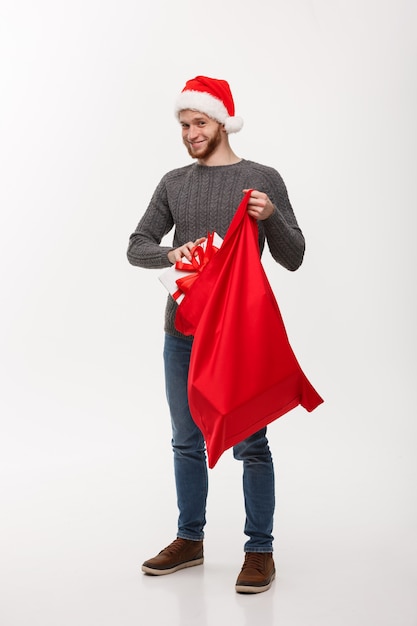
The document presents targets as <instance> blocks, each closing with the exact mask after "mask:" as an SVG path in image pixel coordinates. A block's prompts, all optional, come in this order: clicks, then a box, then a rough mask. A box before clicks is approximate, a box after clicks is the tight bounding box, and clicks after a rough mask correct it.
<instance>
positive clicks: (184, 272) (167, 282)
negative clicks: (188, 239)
mask: <svg viewBox="0 0 417 626" xmlns="http://www.w3.org/2000/svg"><path fill="white" fill-rule="evenodd" d="M208 241H209V239H208V238H207V239H206V240H205V241H203V243H202V244H200V245H199V246H196V248H202V249H203V251H204V252H206V249H207V244H208ZM222 243H223V239H222V238H221V237H220V236H219V235H218V234H217V233H216V232H215V233H213V246H214V248H217V249H218V248H220V246H221V245H222ZM199 260H200V257H199V256H197V258H196V263H197V265H198V263H199ZM178 266H180V267H182V268H183V269H178ZM187 266H190V270H189V271H188V269H187ZM198 273H199V272H198V269H196V268H195V267H194V266H193V264H192V263H191V261H188V259H186V258H185V257H183V258H182V259H181V261H180V263H176V264H175V265H172V267H170V268H168V269H167V270H165V271H164V272H162V274H160V276H159V277H158V278H159V280H160V281H161V283H162V284H163V285H164V287H166V289H167V290H168V291H169V293H170V294H171V296H172V297H173V298H174V300H175V301H176V302H177V303H178V304H180V302H181V301H182V300H183V299H184V297H185V294H184V293H182V292H181V290H179V288H178V285H177V280H180V279H181V278H184V277H185V276H191V275H193V274H194V275H195V274H198Z"/></svg>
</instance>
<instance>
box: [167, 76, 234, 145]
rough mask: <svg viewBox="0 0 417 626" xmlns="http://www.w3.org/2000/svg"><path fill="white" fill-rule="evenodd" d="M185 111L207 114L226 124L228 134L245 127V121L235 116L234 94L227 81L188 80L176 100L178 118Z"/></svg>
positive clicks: (212, 79) (197, 78)
mask: <svg viewBox="0 0 417 626" xmlns="http://www.w3.org/2000/svg"><path fill="white" fill-rule="evenodd" d="M185 109H191V110H192V111H200V112H201V113H205V114H206V115H208V116H209V117H211V118H213V119H214V120H217V121H218V122H220V123H221V124H224V128H225V130H226V132H227V133H237V132H238V131H239V130H240V129H241V128H242V126H243V119H242V118H241V117H238V116H236V115H235V104H234V102H233V97H232V92H231V91H230V87H229V83H227V82H226V81H225V80H219V79H218V78H208V77H207V76H196V77H195V78H192V79H191V80H188V81H187V82H186V84H185V87H184V89H183V90H182V92H181V94H180V95H179V96H178V98H177V100H176V103H175V114H176V116H177V117H178V115H179V112H180V111H184V110H185Z"/></svg>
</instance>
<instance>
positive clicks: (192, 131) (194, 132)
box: [188, 126, 198, 141]
mask: <svg viewBox="0 0 417 626" xmlns="http://www.w3.org/2000/svg"><path fill="white" fill-rule="evenodd" d="M197 137H198V128H197V126H190V128H189V129H188V139H189V141H193V140H194V139H196V138H197Z"/></svg>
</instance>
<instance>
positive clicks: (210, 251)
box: [172, 233, 218, 300]
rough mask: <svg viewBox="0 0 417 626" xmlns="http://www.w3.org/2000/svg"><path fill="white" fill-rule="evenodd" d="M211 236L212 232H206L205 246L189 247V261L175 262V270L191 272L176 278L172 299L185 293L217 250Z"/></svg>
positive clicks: (176, 298) (212, 235)
mask: <svg viewBox="0 0 417 626" xmlns="http://www.w3.org/2000/svg"><path fill="white" fill-rule="evenodd" d="M213 238H214V233H208V235H207V242H206V246H205V248H203V246H201V245H199V246H194V248H191V251H190V252H191V263H184V262H183V261H177V262H176V263H175V269H176V270H180V271H182V272H192V274H188V275H187V276H184V277H183V278H178V280H176V281H175V282H176V283H177V286H178V289H177V291H176V292H175V293H174V294H173V296H172V297H173V298H174V300H178V298H179V297H180V295H181V294H186V293H187V292H188V291H189V289H190V288H191V286H192V285H193V284H194V282H195V281H196V280H197V278H198V277H199V276H200V274H201V272H202V271H203V269H204V268H205V267H206V265H207V263H208V262H209V261H210V259H211V258H212V257H213V255H214V254H215V253H216V252H217V251H218V248H216V246H215V245H213Z"/></svg>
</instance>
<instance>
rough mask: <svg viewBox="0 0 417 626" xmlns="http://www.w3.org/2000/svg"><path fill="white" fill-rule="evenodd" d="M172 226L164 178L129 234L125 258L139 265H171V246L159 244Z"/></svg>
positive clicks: (151, 267) (155, 266)
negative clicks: (169, 257) (169, 254)
mask: <svg viewBox="0 0 417 626" xmlns="http://www.w3.org/2000/svg"><path fill="white" fill-rule="evenodd" d="M173 226H174V220H173V217H172V214H171V211H170V208H169V205H168V197H167V190H166V186H165V181H164V178H163V179H162V180H161V182H160V183H159V185H158V187H157V188H156V190H155V192H154V194H153V196H152V199H151V201H150V204H149V206H148V208H147V209H146V211H145V213H144V215H143V217H142V218H141V220H140V222H139V224H138V225H137V227H136V230H135V231H134V232H133V233H132V234H131V235H130V238H129V246H128V249H127V258H128V261H129V263H131V264H132V265H137V266H139V267H145V268H148V269H149V268H150V269H160V268H164V267H169V266H170V265H171V263H170V261H169V259H168V252H169V251H170V250H172V247H166V246H161V245H160V243H161V240H162V238H163V237H164V235H166V234H167V233H169V231H170V230H171V229H172V228H173Z"/></svg>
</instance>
